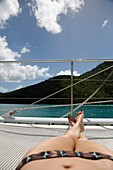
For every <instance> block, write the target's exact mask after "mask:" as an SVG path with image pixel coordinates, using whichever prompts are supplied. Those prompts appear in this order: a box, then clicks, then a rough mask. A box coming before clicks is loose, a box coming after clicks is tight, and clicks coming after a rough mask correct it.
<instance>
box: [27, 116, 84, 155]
mask: <svg viewBox="0 0 113 170" xmlns="http://www.w3.org/2000/svg"><path fill="white" fill-rule="evenodd" d="M83 117H84V114H83V113H81V114H80V115H78V117H77V122H76V124H75V125H74V126H73V127H72V128H70V129H69V130H68V131H67V132H66V133H65V134H64V135H63V136H59V137H54V138H50V139H48V140H46V141H44V142H42V143H40V144H36V145H35V146H34V147H33V148H32V149H30V150H29V151H28V152H27V153H26V155H25V157H26V156H28V155H30V154H34V153H38V152H42V151H50V150H67V151H68V150H69V151H74V150H75V145H76V141H77V140H78V139H79V138H80V133H81V131H82V122H83Z"/></svg>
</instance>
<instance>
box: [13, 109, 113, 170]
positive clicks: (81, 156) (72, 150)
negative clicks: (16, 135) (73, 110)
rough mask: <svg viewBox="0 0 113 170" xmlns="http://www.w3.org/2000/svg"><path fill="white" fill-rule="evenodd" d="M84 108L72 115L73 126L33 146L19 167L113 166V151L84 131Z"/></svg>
mask: <svg viewBox="0 0 113 170" xmlns="http://www.w3.org/2000/svg"><path fill="white" fill-rule="evenodd" d="M83 118H84V112H83V111H80V112H79V113H78V114H77V116H76V119H75V118H74V117H70V118H69V122H70V125H71V128H70V129H69V130H68V131H67V132H66V133H65V134H64V135H63V136H59V137H54V138H50V139H48V140H46V141H44V142H42V143H40V144H37V145H35V146H34V147H33V148H32V149H31V150H29V151H28V152H27V153H26V154H25V156H24V158H23V160H22V161H21V163H20V164H19V165H18V167H17V168H16V170H38V169H39V170H40V169H42V170H43V169H46V170H65V169H69V170H75V169H76V170H83V169H84V170H95V169H96V170H113V152H112V151H110V150H109V149H107V148H106V147H105V146H103V145H101V144H99V143H96V142H93V141H89V140H88V139H87V138H86V137H85V136H84V134H83V131H84V125H83Z"/></svg>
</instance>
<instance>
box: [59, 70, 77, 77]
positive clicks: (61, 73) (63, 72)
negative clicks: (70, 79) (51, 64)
mask: <svg viewBox="0 0 113 170" xmlns="http://www.w3.org/2000/svg"><path fill="white" fill-rule="evenodd" d="M59 75H71V70H61V71H60V72H59V73H57V76H59ZM73 75H74V76H80V73H78V72H77V71H73Z"/></svg>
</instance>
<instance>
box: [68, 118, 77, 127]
mask: <svg viewBox="0 0 113 170" xmlns="http://www.w3.org/2000/svg"><path fill="white" fill-rule="evenodd" d="M68 121H69V124H70V125H71V127H72V126H74V125H75V123H76V119H75V118H74V117H73V116H70V117H68Z"/></svg>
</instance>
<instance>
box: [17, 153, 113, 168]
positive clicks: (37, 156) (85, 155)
mask: <svg viewBox="0 0 113 170" xmlns="http://www.w3.org/2000/svg"><path fill="white" fill-rule="evenodd" d="M58 157H79V158H85V159H91V160H99V159H109V160H111V161H113V156H110V155H107V154H102V153H99V152H73V151H63V150H61V151H58V150H54V151H45V152H40V153H37V154H32V155H29V156H28V157H26V158H24V159H23V160H22V161H21V162H20V164H19V165H18V167H17V168H16V170H20V169H21V167H22V166H24V165H25V164H26V163H28V162H30V161H34V160H40V159H48V158H58Z"/></svg>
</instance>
